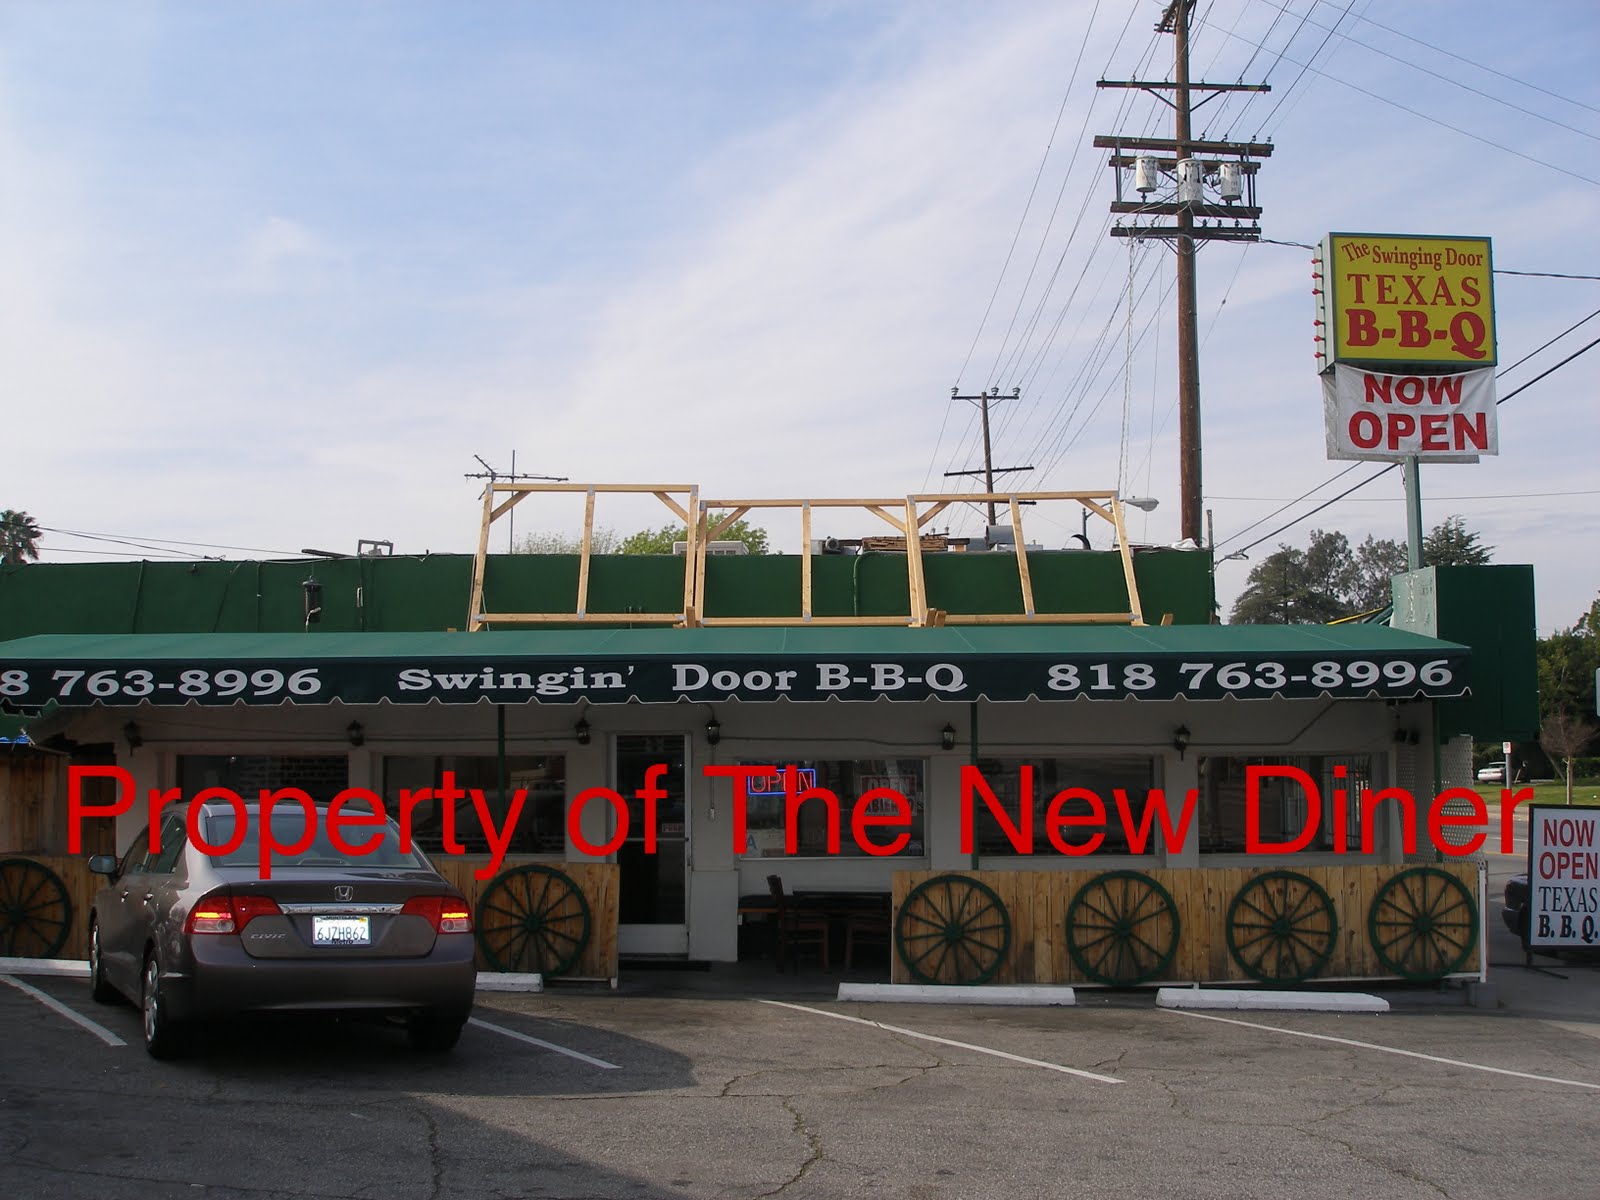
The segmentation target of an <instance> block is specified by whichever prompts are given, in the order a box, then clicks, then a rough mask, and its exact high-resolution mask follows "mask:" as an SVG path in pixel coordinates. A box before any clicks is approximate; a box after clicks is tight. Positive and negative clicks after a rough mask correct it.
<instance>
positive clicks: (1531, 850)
mask: <svg viewBox="0 0 1600 1200" xmlns="http://www.w3.org/2000/svg"><path fill="white" fill-rule="evenodd" d="M1528 944H1529V945H1530V946H1542V947H1557V946H1565V947H1574V946H1596V945H1600V810H1595V809H1575V808H1566V807H1561V808H1556V807H1551V806H1536V807H1530V808H1529V809H1528Z"/></svg>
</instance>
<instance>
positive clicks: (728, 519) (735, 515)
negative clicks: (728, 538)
mask: <svg viewBox="0 0 1600 1200" xmlns="http://www.w3.org/2000/svg"><path fill="white" fill-rule="evenodd" d="M751 507H752V506H751V505H748V504H747V505H745V506H744V507H743V508H736V509H734V510H733V511H732V512H731V513H729V514H728V515H727V516H725V517H723V518H722V520H720V521H718V522H717V527H716V528H715V529H713V530H712V531H711V532H710V533H708V534H706V541H708V542H714V541H716V540H717V534H719V533H721V532H722V531H723V530H725V529H727V528H728V526H730V525H732V524H733V523H734V522H735V521H737V520H738V519H739V518H740V517H742V516H744V515H745V513H747V512H749V511H750V509H751Z"/></svg>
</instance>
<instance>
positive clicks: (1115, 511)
mask: <svg viewBox="0 0 1600 1200" xmlns="http://www.w3.org/2000/svg"><path fill="white" fill-rule="evenodd" d="M1111 512H1112V515H1113V516H1114V517H1115V519H1116V526H1117V545H1118V546H1119V547H1121V549H1122V578H1123V580H1124V582H1126V583H1127V585H1128V607H1129V608H1130V609H1131V610H1132V616H1133V620H1132V621H1130V622H1129V624H1130V625H1143V624H1144V610H1143V608H1142V607H1141V605H1140V603H1139V581H1138V580H1137V579H1135V578H1134V574H1133V550H1132V548H1131V547H1130V546H1129V545H1128V526H1127V523H1126V522H1125V521H1124V520H1123V517H1122V501H1121V500H1113V501H1112V502H1111Z"/></svg>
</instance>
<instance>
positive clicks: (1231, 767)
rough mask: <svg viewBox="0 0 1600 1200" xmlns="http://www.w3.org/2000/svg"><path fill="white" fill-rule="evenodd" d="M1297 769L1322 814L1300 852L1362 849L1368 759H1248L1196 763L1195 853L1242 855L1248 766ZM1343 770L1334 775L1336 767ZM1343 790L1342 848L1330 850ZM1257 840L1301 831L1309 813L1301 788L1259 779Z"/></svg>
mask: <svg viewBox="0 0 1600 1200" xmlns="http://www.w3.org/2000/svg"><path fill="white" fill-rule="evenodd" d="M1252 766H1259V767H1296V768H1298V769H1299V770H1301V771H1304V772H1305V773H1306V774H1307V775H1308V776H1310V777H1311V779H1312V781H1313V782H1314V783H1315V784H1316V787H1317V791H1318V793H1319V795H1320V796H1321V813H1320V818H1319V820H1318V822H1317V831H1316V834H1315V835H1314V836H1313V837H1312V839H1311V841H1310V843H1309V844H1308V845H1307V846H1306V847H1305V849H1306V850H1307V851H1316V850H1336V849H1338V850H1359V849H1360V848H1361V804H1360V794H1361V791H1362V789H1364V788H1370V787H1372V786H1373V783H1372V756H1371V755H1368V754H1309V755H1308V754H1301V755H1286V754H1279V755H1271V756H1266V757H1253V758H1222V757H1210V758H1202V759H1201V760H1200V797H1201V801H1200V850H1201V852H1202V853H1211V854H1243V853H1245V851H1246V849H1247V847H1246V844H1245V816H1246V791H1245V769H1246V768H1247V767H1252ZM1337 767H1343V768H1344V770H1343V772H1342V773H1339V774H1336V773H1335V768H1337ZM1340 789H1343V791H1344V793H1345V797H1344V802H1343V805H1342V808H1343V813H1344V839H1343V840H1344V845H1343V846H1335V844H1334V835H1335V829H1336V827H1337V821H1336V820H1335V819H1334V816H1335V814H1334V811H1333V807H1332V806H1333V803H1334V800H1335V797H1334V793H1335V792H1336V791H1338V790H1340ZM1256 793H1257V803H1256V809H1257V831H1258V832H1257V836H1258V837H1259V838H1260V839H1261V840H1262V841H1263V842H1283V841H1289V840H1291V839H1293V838H1295V837H1297V836H1298V835H1299V834H1300V833H1301V832H1302V831H1303V830H1304V829H1305V827H1306V817H1307V814H1308V812H1309V804H1308V803H1307V798H1306V791H1305V789H1304V788H1303V787H1302V786H1301V785H1300V784H1299V783H1298V782H1297V781H1296V780H1294V779H1292V778H1281V777H1264V778H1262V779H1260V780H1258V781H1257V785H1256Z"/></svg>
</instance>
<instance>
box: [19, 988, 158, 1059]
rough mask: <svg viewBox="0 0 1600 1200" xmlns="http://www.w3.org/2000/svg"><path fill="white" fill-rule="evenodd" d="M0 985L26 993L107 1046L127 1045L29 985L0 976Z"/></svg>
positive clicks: (101, 1026) (95, 1023)
mask: <svg viewBox="0 0 1600 1200" xmlns="http://www.w3.org/2000/svg"><path fill="white" fill-rule="evenodd" d="M0 983H9V984H10V985H11V986H12V987H14V988H16V989H17V990H18V991H20V992H26V993H27V994H28V995H30V996H32V997H33V998H34V999H35V1000H37V1001H38V1002H39V1003H40V1004H42V1005H44V1006H45V1007H46V1008H48V1009H53V1010H54V1011H56V1012H58V1013H60V1014H61V1015H62V1016H63V1017H65V1018H66V1019H67V1020H69V1021H71V1022H72V1023H73V1024H75V1025H82V1026H83V1027H84V1028H85V1029H87V1030H88V1031H89V1032H90V1033H92V1034H94V1035H95V1037H97V1038H99V1039H100V1040H101V1041H102V1042H104V1043H105V1044H106V1045H108V1046H126V1045H127V1044H128V1043H127V1042H125V1041H123V1040H122V1039H121V1038H119V1037H118V1036H117V1035H116V1034H114V1033H112V1032H111V1030H109V1029H107V1028H106V1027H105V1026H104V1025H101V1024H100V1023H98V1022H96V1021H91V1020H90V1019H89V1018H88V1017H86V1016H84V1015H83V1014H82V1013H77V1012H73V1011H72V1009H70V1008H68V1007H67V1006H66V1005H65V1004H63V1003H61V1001H59V1000H57V999H56V998H55V997H54V996H51V995H47V994H46V993H44V992H41V991H40V990H39V989H38V988H36V987H34V986H33V984H31V983H23V982H22V980H20V979H17V978H16V977H15V976H12V975H0Z"/></svg>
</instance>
